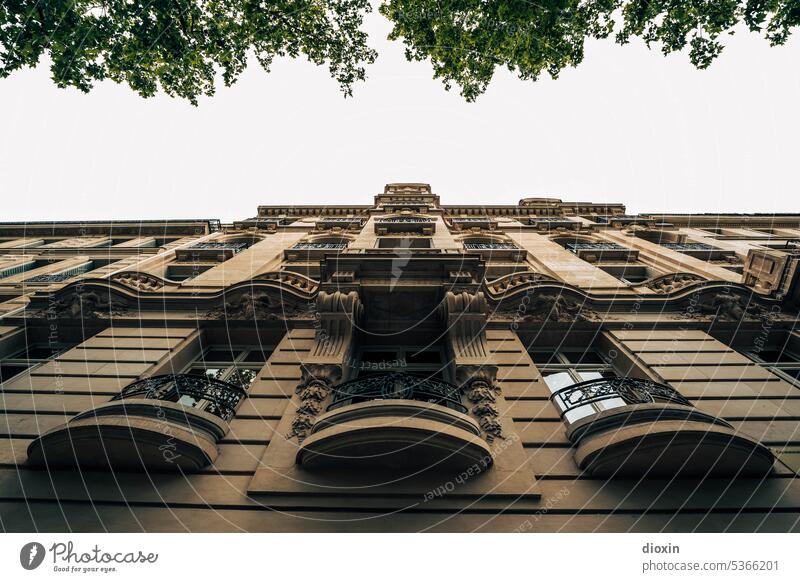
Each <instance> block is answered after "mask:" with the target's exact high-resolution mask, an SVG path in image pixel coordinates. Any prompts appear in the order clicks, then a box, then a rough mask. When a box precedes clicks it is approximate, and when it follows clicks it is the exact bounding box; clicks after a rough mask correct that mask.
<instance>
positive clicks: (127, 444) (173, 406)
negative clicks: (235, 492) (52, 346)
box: [28, 374, 246, 471]
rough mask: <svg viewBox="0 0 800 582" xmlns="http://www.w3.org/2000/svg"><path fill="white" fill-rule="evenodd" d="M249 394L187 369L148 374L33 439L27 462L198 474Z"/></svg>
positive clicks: (214, 454) (55, 465)
mask: <svg viewBox="0 0 800 582" xmlns="http://www.w3.org/2000/svg"><path fill="white" fill-rule="evenodd" d="M245 397H246V394H245V392H244V390H243V389H241V388H239V387H238V386H234V385H232V384H228V383H226V382H222V381H220V380H214V379H212V378H206V377H203V376H189V375H186V374H178V375H173V374H168V375H164V376H154V377H152V378H145V379H143V380H139V381H137V382H134V383H133V384H130V385H128V386H127V387H126V388H124V389H123V390H122V392H120V393H119V394H118V395H117V396H115V397H114V398H113V399H111V401H110V402H107V403H105V404H101V405H99V406H96V407H95V408H93V409H91V410H88V411H86V412H82V413H80V414H78V415H77V416H75V417H73V418H72V419H70V420H69V421H68V422H67V423H66V424H65V425H62V426H60V427H56V428H54V429H52V430H50V431H48V432H46V433H45V434H43V435H41V436H40V437H39V438H37V439H36V440H34V441H33V442H32V443H31V444H30V446H29V447H28V462H29V463H30V464H32V465H46V466H49V467H61V466H69V467H81V468H112V469H115V470H142V469H144V470H146V471H191V470H197V469H200V468H202V467H204V466H206V465H208V464H210V463H212V462H213V461H214V459H216V457H217V455H218V452H219V451H218V449H217V442H218V441H219V440H220V439H221V438H222V437H223V436H224V435H225V434H226V433H227V432H228V429H229V427H228V422H229V421H230V420H231V419H232V418H233V416H234V414H235V411H236V407H237V406H238V405H239V403H240V402H241V401H242V400H243V399H244V398H245Z"/></svg>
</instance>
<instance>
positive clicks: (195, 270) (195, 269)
mask: <svg viewBox="0 0 800 582" xmlns="http://www.w3.org/2000/svg"><path fill="white" fill-rule="evenodd" d="M211 267H212V265H195V264H177V263H176V264H173V265H169V266H168V267H167V279H169V280H170V281H190V280H192V279H194V278H195V277H197V276H198V275H199V274H200V273H205V272H206V271H208V270H209V269H210V268H211Z"/></svg>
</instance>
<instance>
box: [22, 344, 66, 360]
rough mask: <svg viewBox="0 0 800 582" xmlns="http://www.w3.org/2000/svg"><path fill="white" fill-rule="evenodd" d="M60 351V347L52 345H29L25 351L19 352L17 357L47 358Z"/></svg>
mask: <svg viewBox="0 0 800 582" xmlns="http://www.w3.org/2000/svg"><path fill="white" fill-rule="evenodd" d="M60 351H61V348H59V347H56V346H53V347H52V348H51V347H50V346H31V347H29V348H28V349H27V351H25V352H23V353H21V354H20V355H18V356H15V357H17V358H22V359H25V360H48V359H50V358H52V357H54V356H56V355H57V354H58V353H59V352H60Z"/></svg>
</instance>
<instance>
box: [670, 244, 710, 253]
mask: <svg viewBox="0 0 800 582" xmlns="http://www.w3.org/2000/svg"><path fill="white" fill-rule="evenodd" d="M661 246H663V247H664V248H667V249H671V250H673V251H718V250H720V249H718V248H716V247H713V246H711V245H709V244H706V243H662V244H661Z"/></svg>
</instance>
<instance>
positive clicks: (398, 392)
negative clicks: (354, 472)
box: [328, 372, 467, 413]
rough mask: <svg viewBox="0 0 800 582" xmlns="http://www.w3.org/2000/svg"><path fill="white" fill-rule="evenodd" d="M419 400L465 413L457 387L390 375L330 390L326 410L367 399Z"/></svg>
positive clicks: (381, 375)
mask: <svg viewBox="0 0 800 582" xmlns="http://www.w3.org/2000/svg"><path fill="white" fill-rule="evenodd" d="M396 399H400V400H419V401H422V402H431V403H434V404H439V405H441V406H446V407H447V408H450V409H452V410H456V411H458V412H461V413H466V411H467V409H466V407H465V406H463V405H462V404H461V391H460V390H459V388H458V387H457V386H454V385H452V384H450V383H449V382H445V381H443V380H439V379H436V378H429V377H424V376H415V375H413V374H406V373H403V372H390V373H387V374H378V375H372V376H366V377H363V378H357V379H356V380H351V381H349V382H345V383H344V384H340V385H339V386H336V387H335V388H334V389H333V402H332V403H331V405H330V406H329V407H328V410H334V409H336V408H340V407H342V406H349V405H350V404H356V403H358V402H365V401H369V400H396Z"/></svg>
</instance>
